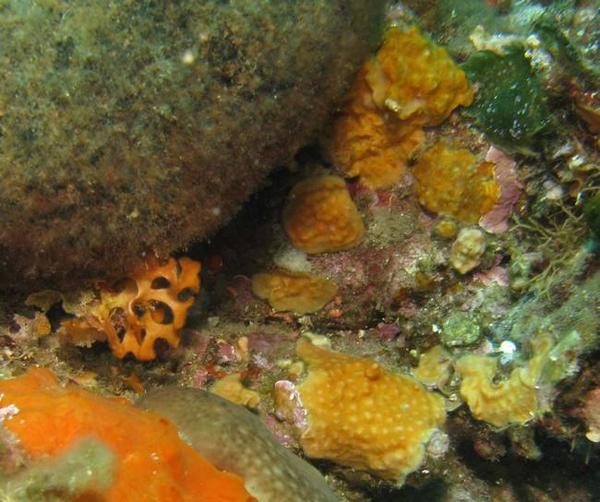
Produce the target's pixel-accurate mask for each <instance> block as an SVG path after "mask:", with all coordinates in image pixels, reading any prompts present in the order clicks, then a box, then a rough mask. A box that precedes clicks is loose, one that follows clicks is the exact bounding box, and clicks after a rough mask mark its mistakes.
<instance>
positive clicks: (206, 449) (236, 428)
mask: <svg viewBox="0 0 600 502" xmlns="http://www.w3.org/2000/svg"><path fill="white" fill-rule="evenodd" d="M138 406H139V407H141V408H143V409H146V410H152V411H155V412H157V413H159V414H161V415H163V416H165V417H167V418H168V419H169V420H171V421H172V422H173V423H174V424H175V425H176V426H177V428H178V429H179V433H180V434H181V435H182V437H183V439H184V440H185V441H187V442H188V443H189V444H190V445H192V446H193V447H194V448H195V449H196V450H198V451H199V452H200V454H201V455H202V456H203V457H204V458H206V459H207V460H208V461H209V462H211V463H212V464H213V465H215V466H216V467H218V468H219V469H224V470H226V471H229V472H233V473H236V474H238V475H240V476H241V477H242V478H243V479H244V482H245V485H246V490H248V492H249V493H250V494H251V495H252V496H254V497H256V498H257V499H258V500H260V501H261V502H279V501H282V500H285V501H289V502H307V501H310V502H335V501H337V500H338V498H337V497H336V495H335V494H334V493H333V491H332V490H331V489H330V488H329V487H328V486H327V483H326V482H325V480H324V479H323V477H322V476H321V474H320V473H319V472H318V471H317V470H316V469H315V468H314V467H312V466H311V465H310V464H309V463H308V462H305V461H304V460H302V459H301V458H300V457H297V456H296V455H294V454H293V453H292V452H291V451H289V450H286V449H285V448H284V447H283V446H282V445H280V444H279V443H278V442H277V440H276V439H275V438H274V437H273V435H272V434H271V432H270V431H269V430H268V429H267V428H266V426H265V425H264V424H263V423H262V422H261V421H260V419H259V418H258V417H257V416H256V415H253V414H252V413H250V412H249V411H248V410H246V409H245V408H243V407H242V406H239V405H236V404H233V403H230V402H228V401H226V400H225V399H222V398H220V397H219V396H215V395H214V394H210V393H208V392H204V391H201V390H197V389H183V388H175V387H172V388H168V387H166V388H162V389H159V390H156V391H153V392H151V393H150V394H148V395H146V396H144V397H143V398H142V399H141V400H140V401H139V402H138Z"/></svg>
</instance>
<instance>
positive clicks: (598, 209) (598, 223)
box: [583, 192, 600, 240]
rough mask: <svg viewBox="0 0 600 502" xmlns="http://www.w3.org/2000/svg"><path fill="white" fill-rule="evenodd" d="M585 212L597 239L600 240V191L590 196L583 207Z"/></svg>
mask: <svg viewBox="0 0 600 502" xmlns="http://www.w3.org/2000/svg"><path fill="white" fill-rule="evenodd" d="M583 214H584V215H585V219H586V221H587V224H588V226H589V227H590V231H591V232H592V234H593V235H594V237H595V238H596V239H597V240H600V192H596V193H595V194H594V195H593V196H592V197H590V198H589V199H588V200H587V202H586V203H585V205H584V207H583Z"/></svg>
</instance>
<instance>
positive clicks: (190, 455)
mask: <svg viewBox="0 0 600 502" xmlns="http://www.w3.org/2000/svg"><path fill="white" fill-rule="evenodd" d="M0 396H2V397H1V401H0V407H5V406H10V405H13V406H15V407H16V409H18V412H17V413H16V414H15V415H14V416H12V417H11V418H7V419H5V420H4V422H3V425H4V427H5V428H6V429H7V430H9V431H10V432H11V433H13V434H14V435H15V436H16V437H17V438H18V440H19V442H20V444H21V445H22V447H23V448H24V450H25V452H26V453H27V454H28V455H29V456H30V457H31V458H32V459H33V460H36V459H42V458H45V457H48V456H49V457H54V456H57V455H60V454H61V453H63V452H64V451H65V450H67V449H68V448H69V447H70V446H71V445H73V443H74V442H76V441H77V440H79V439H82V438H85V437H89V436H92V437H94V438H96V439H98V440H100V441H102V442H103V443H104V444H105V445H106V446H107V447H109V448H110V449H111V450H113V452H114V454H115V455H116V458H117V465H116V468H115V473H114V477H113V482H112V485H111V486H110V487H109V488H108V489H107V490H104V491H102V492H101V493H97V492H95V493H86V494H82V496H80V497H79V498H78V500H105V501H111V502H112V501H114V502H121V501H124V500H139V501H157V502H176V501H190V502H192V501H203V502H209V501H210V502H213V501H214V502H217V501H218V502H226V501H229V502H234V501H236V502H237V501H250V500H253V499H252V497H250V496H249V495H248V493H247V492H246V490H245V488H244V484H243V481H242V479H241V478H239V477H238V476H235V475H233V474H229V473H225V472H221V471H218V470H217V469H216V468H215V467H213V466H212V465H211V464H209V463H208V462H207V461H206V460H204V459H203V458H202V457H201V456H200V455H199V454H198V453H197V452H196V451H195V450H194V449H192V448H191V447H190V446H188V445H187V444H185V443H184V442H183V441H182V440H181V439H180V438H179V435H178V433H177V430H176V429H175V427H174V426H173V425H172V424H171V423H170V422H169V421H168V420H166V419H164V418H162V417H160V416H159V415H157V414H155V413H151V412H147V411H142V410H139V409H137V408H135V407H134V406H133V405H132V404H130V403H129V402H128V401H126V400H124V399H118V398H113V399H109V398H103V397H100V396H97V395H94V394H92V393H90V392H87V391H85V390H82V389H80V388H77V387H74V386H73V387H67V388H65V387H62V386H61V385H60V384H59V383H58V381H57V380H56V377H54V375H53V374H52V373H51V372H50V371H49V370H46V369H31V370H29V372H28V373H27V374H25V375H24V376H21V377H18V378H14V379H12V380H2V381H0Z"/></svg>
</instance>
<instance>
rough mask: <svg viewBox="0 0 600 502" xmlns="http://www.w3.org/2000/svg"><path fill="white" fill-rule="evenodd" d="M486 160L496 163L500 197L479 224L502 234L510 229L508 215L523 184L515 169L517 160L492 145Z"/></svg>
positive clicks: (495, 177)
mask: <svg viewBox="0 0 600 502" xmlns="http://www.w3.org/2000/svg"><path fill="white" fill-rule="evenodd" d="M485 160H486V161H487V162H492V163H493V164H495V166H496V167H495V169H494V179H495V180H496V182H497V183H498V185H499V186H500V197H499V199H498V201H497V202H496V205H495V206H494V208H493V209H492V210H491V211H489V212H488V213H486V214H485V215H483V216H482V217H481V219H480V220H479V226H481V228H483V229H484V230H486V231H487V232H490V233H492V234H501V233H503V232H506V231H507V230H508V221H507V219H508V217H509V216H510V214H511V213H512V211H513V207H514V206H515V204H516V203H517V201H518V200H519V197H520V196H521V192H522V190H523V185H522V184H521V182H520V181H519V178H518V176H517V171H516V169H515V167H516V165H517V164H516V162H515V161H514V160H513V159H511V158H510V157H509V156H508V155H506V154H505V153H504V152H503V151H502V150H499V149H498V148H496V147H493V146H492V147H490V149H489V150H488V152H487V154H486V156H485Z"/></svg>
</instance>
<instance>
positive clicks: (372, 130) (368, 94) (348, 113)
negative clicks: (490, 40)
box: [328, 27, 473, 189]
mask: <svg viewBox="0 0 600 502" xmlns="http://www.w3.org/2000/svg"><path fill="white" fill-rule="evenodd" d="M472 101H473V90H472V89H471V87H470V86H469V83H468V81H467V78H466V76H465V74H464V72H463V71H462V70H461V69H460V68H459V67H458V66H457V65H456V64H455V63H454V61H452V59H451V58H450V56H449V55H448V53H447V52H446V51H445V50H444V49H443V48H441V47H437V46H435V45H434V44H433V43H431V42H430V41H429V40H428V39H427V38H426V37H424V36H423V35H422V34H421V33H420V32H419V30H418V29H417V28H414V27H413V28H410V29H408V30H402V29H400V28H391V29H390V30H388V32H387V33H386V36H385V40H384V43H383V45H382V47H381V49H379V51H378V53H377V55H376V56H375V57H374V58H373V59H372V60H371V61H369V62H367V63H366V64H365V65H364V66H363V68H362V70H361V71H360V72H359V74H358V77H357V79H356V81H355V83H354V86H353V88H352V91H351V93H350V96H349V100H348V105H347V107H346V109H345V110H344V113H343V114H342V115H341V116H340V118H339V120H338V121H337V122H336V124H335V127H334V129H333V134H332V138H331V141H330V143H329V145H328V154H329V157H330V158H331V160H332V162H334V163H335V164H337V165H338V166H340V167H341V168H343V169H344V170H345V171H346V173H347V174H348V176H360V181H361V183H362V184H363V185H365V186H367V187H369V188H373V189H379V188H385V187H388V186H390V185H393V184H394V183H396V182H398V181H399V180H400V178H401V177H402V175H403V174H404V173H405V172H406V162H407V161H408V159H410V157H411V156H412V155H413V154H414V153H415V152H416V151H417V149H418V148H419V147H420V146H421V144H422V143H423V141H424V139H425V134H424V132H423V127H430V126H436V125H439V124H441V123H442V122H443V121H444V120H445V119H446V118H447V117H448V116H449V115H450V113H452V111H453V110H454V109H455V108H456V107H457V106H461V105H462V106H468V105H470V104H471V102H472Z"/></svg>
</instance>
